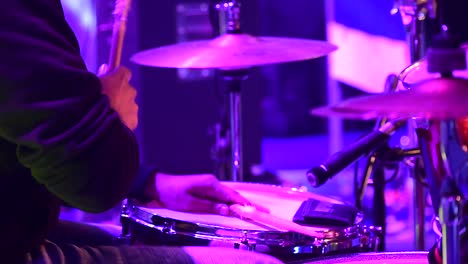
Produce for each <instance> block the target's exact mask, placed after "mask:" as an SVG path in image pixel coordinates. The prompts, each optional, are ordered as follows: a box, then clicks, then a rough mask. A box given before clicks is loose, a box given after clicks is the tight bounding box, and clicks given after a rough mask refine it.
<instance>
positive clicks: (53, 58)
mask: <svg viewBox="0 0 468 264" xmlns="http://www.w3.org/2000/svg"><path fill="white" fill-rule="evenodd" d="M59 7H60V6H59V1H57V2H55V1H45V0H44V1H39V0H38V1H33V3H29V4H26V3H23V2H22V1H6V2H4V3H3V4H2V9H1V11H0V43H1V46H2V48H1V49H0V57H1V58H2V60H3V63H2V64H0V94H1V96H0V99H1V104H0V137H1V139H2V140H6V141H8V142H10V143H12V144H15V145H16V146H17V157H18V160H19V162H21V163H22V164H23V166H25V167H26V168H28V169H30V171H31V174H32V176H33V177H34V178H35V179H36V181H37V182H39V183H40V184H43V185H44V186H45V187H46V188H47V189H48V190H49V191H50V192H52V193H54V194H55V195H56V196H58V197H59V198H61V199H62V200H63V201H64V202H65V203H67V204H69V205H71V206H73V207H77V208H79V209H82V210H86V211H93V212H99V211H103V210H106V209H109V208H111V207H112V206H114V205H116V204H117V203H118V202H119V201H120V200H122V199H123V198H124V197H125V195H126V194H127V192H128V189H129V185H130V184H131V181H132V180H133V177H134V176H135V175H136V173H137V169H138V146H137V142H136V139H135V136H134V134H133V132H132V131H130V129H128V128H127V127H126V126H125V125H124V124H123V123H122V122H121V121H120V119H119V117H118V115H117V113H116V112H115V111H113V110H112V109H111V108H110V104H109V100H108V98H107V97H106V96H105V95H103V94H102V93H101V88H102V86H101V83H100V80H99V79H98V78H97V76H95V75H94V74H92V73H90V72H88V71H87V70H86V67H85V65H84V63H83V61H82V59H81V56H80V53H79V48H78V45H77V43H76V39H74V36H73V33H72V31H71V30H70V29H69V28H68V26H67V24H66V22H65V20H64V18H63V13H62V12H61V9H60V8H59ZM39 12H42V13H39Z"/></svg>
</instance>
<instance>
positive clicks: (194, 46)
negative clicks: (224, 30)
mask: <svg viewBox="0 0 468 264" xmlns="http://www.w3.org/2000/svg"><path fill="white" fill-rule="evenodd" d="M336 49H337V47H336V46H334V45H332V44H329V43H327V42H324V41H317V40H306V39H295V38H277V37H254V36H251V35H247V34H225V35H222V36H220V37H217V38H215V39H212V40H203V41H193V42H183V43H179V44H175V45H170V46H164V47H160V48H155V49H150V50H146V51H142V52H140V53H137V54H135V55H134V56H133V57H132V61H133V62H135V63H137V64H140V65H145V66H152V67H164V68H219V69H236V68H248V67H252V66H258V65H266V64H273V63H282V62H292V61H301V60H308V59H314V58H318V57H322V56H325V55H327V54H329V53H331V52H333V51H334V50H336Z"/></svg>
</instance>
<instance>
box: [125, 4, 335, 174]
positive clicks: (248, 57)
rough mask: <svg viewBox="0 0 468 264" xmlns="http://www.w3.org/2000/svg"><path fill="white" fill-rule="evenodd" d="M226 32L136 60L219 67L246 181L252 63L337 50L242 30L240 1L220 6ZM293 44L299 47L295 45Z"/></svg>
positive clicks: (237, 168) (238, 170)
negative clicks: (246, 87)
mask: <svg viewBox="0 0 468 264" xmlns="http://www.w3.org/2000/svg"><path fill="white" fill-rule="evenodd" d="M216 8H217V10H218V12H219V14H220V16H219V17H220V20H221V21H222V22H224V23H222V24H223V25H224V26H221V27H220V28H221V32H226V33H225V34H223V35H221V36H219V37H217V38H215V39H213V40H209V41H195V42H185V43H180V44H177V45H172V46H166V47H160V48H156V49H152V50H147V51H143V52H140V53H138V54H135V55H134V56H133V57H132V61H133V62H135V63H137V64H140V65H146V66H152V67H167V68H216V69H219V70H220V72H219V74H220V78H221V79H222V80H223V83H224V85H225V87H226V90H227V91H228V93H229V105H230V106H229V108H230V113H229V114H230V133H229V135H230V142H229V143H230V144H231V147H230V149H231V164H230V167H231V175H230V180H232V181H243V161H242V131H241V130H242V127H241V125H242V120H241V116H242V111H241V84H242V81H244V80H245V79H246V78H247V77H248V71H247V70H248V69H249V68H250V67H253V66H259V65H266V64H272V63H281V62H292V61H299V60H307V59H313V58H317V57H321V56H324V55H327V54H329V53H331V52H332V51H334V50H336V47H335V46H333V45H331V44H328V43H326V42H322V41H314V40H301V39H292V38H274V37H253V36H250V35H247V34H243V33H242V29H241V24H240V15H241V12H240V4H239V1H235V0H231V1H223V2H221V3H220V4H218V5H217V6H216ZM291 47H294V49H292V48H291Z"/></svg>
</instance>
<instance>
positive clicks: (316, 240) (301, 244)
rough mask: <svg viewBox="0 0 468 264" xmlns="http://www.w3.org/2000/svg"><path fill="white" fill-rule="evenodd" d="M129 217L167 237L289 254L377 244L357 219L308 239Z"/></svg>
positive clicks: (137, 210)
mask: <svg viewBox="0 0 468 264" xmlns="http://www.w3.org/2000/svg"><path fill="white" fill-rule="evenodd" d="M223 184H227V185H228V186H229V185H230V186H231V187H234V186H235V185H237V186H239V185H242V186H254V187H252V189H258V188H257V187H255V186H261V188H272V189H276V190H281V191H286V192H289V193H294V194H300V195H306V196H307V194H311V195H314V194H313V193H310V192H307V191H302V190H300V189H296V188H288V187H283V186H278V185H268V184H262V183H247V182H242V183H237V182H223ZM318 196H321V197H325V198H327V199H330V200H332V201H337V202H340V203H343V202H341V201H340V200H338V199H335V198H332V197H330V196H324V195H318ZM129 208H130V211H129V214H128V216H127V217H128V218H129V219H130V220H131V221H133V222H137V223H139V224H141V225H144V226H147V227H150V228H152V229H156V230H158V231H160V232H162V233H164V234H168V235H183V236H188V237H193V238H200V239H207V240H211V241H229V242H234V243H239V242H240V241H244V242H245V241H248V243H255V244H262V245H270V246H272V245H273V246H276V245H281V247H291V253H315V252H321V253H326V252H333V251H336V250H340V249H347V248H352V247H356V246H361V247H364V246H365V247H369V248H371V249H372V248H374V247H375V246H374V245H375V244H376V243H378V237H379V233H380V229H378V228H375V227H372V226H365V225H361V224H360V221H362V219H360V221H359V222H357V223H356V224H354V225H352V226H349V227H343V228H341V227H338V228H334V227H331V228H328V229H324V230H323V231H317V233H318V234H319V235H317V236H314V237H312V236H307V235H303V234H299V233H295V232H284V231H265V230H246V229H242V228H236V227H226V226H219V225H213V224H205V223H193V222H189V221H185V220H179V219H174V218H171V217H167V216H163V215H158V214H157V213H155V212H148V211H145V209H143V208H144V207H138V206H137V205H130V207H129Z"/></svg>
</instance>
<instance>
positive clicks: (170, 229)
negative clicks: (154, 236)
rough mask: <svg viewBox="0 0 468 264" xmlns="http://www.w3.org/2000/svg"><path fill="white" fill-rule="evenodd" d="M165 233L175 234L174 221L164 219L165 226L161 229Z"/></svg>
mask: <svg viewBox="0 0 468 264" xmlns="http://www.w3.org/2000/svg"><path fill="white" fill-rule="evenodd" d="M161 231H162V232H163V233H164V234H167V235H172V234H175V231H174V222H170V221H164V226H163V227H162V230H161Z"/></svg>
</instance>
